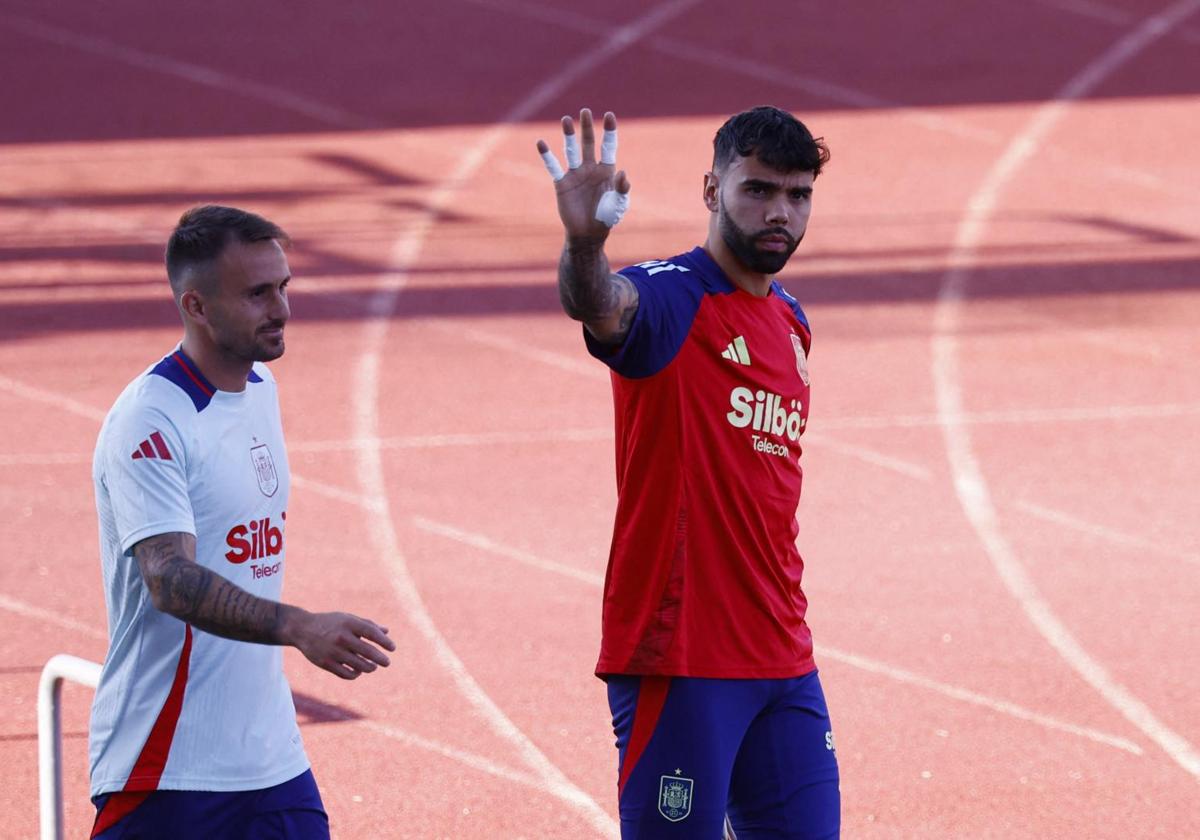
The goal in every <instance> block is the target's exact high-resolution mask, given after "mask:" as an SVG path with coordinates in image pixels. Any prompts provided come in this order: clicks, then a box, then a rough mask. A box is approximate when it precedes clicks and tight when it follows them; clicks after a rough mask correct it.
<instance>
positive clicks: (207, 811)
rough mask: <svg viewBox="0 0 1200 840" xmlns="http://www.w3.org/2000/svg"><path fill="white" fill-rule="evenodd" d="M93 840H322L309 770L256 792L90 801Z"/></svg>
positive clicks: (321, 817)
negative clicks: (160, 839) (159, 839)
mask: <svg viewBox="0 0 1200 840" xmlns="http://www.w3.org/2000/svg"><path fill="white" fill-rule="evenodd" d="M92 802H93V803H94V804H95V806H96V823H95V827H94V828H93V829H92V837H93V838H98V840H143V838H145V840H151V838H163V837H168V838H170V840H328V838H329V818H328V817H327V816H326V815H325V806H324V804H323V803H322V802H321V793H320V791H318V790H317V782H316V780H315V779H314V778H313V774H312V771H311V770H306V771H304V772H303V773H301V774H300V775H299V776H297V777H296V778H294V779H291V780H289V781H286V782H284V783H283V784H279V785H275V786H274V787H269V788H264V789H262V790H237V791H222V792H216V793H214V792H209V791H191V790H151V791H121V792H118V793H105V794H101V795H100V796H97V797H95V798H93V799H92Z"/></svg>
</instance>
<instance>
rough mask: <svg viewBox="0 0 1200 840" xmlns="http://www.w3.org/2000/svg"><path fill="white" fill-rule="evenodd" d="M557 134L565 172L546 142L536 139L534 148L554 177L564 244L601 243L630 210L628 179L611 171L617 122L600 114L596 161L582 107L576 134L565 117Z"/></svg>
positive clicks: (586, 113) (588, 116)
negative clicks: (560, 133)
mask: <svg viewBox="0 0 1200 840" xmlns="http://www.w3.org/2000/svg"><path fill="white" fill-rule="evenodd" d="M562 130H563V146H564V152H565V155H566V159H567V169H566V171H564V170H563V168H562V166H561V165H560V164H559V162H558V159H557V158H556V157H555V156H554V153H553V152H552V151H550V146H549V145H548V144H547V143H546V141H544V140H538V141H537V150H538V153H539V154H540V155H541V156H542V160H543V162H544V163H545V164H546V169H547V170H548V171H549V172H550V177H552V178H553V179H554V191H555V194H556V196H557V198H558V216H559V218H560V219H562V223H563V228H564V229H565V230H566V234H567V241H568V242H571V241H587V240H590V241H594V242H603V241H604V240H605V239H607V238H608V234H609V231H611V230H612V228H613V226H614V225H616V224H617V222H619V221H620V220H621V216H622V215H624V213H625V210H626V209H627V208H628V206H629V178H628V177H627V176H626V175H625V172H624V171H617V168H616V163H617V118H616V116H614V115H613V113H612V112H611V111H609V112H607V113H606V114H605V115H604V137H603V139H602V141H601V145H600V161H599V162H598V163H597V161H596V133H595V129H594V126H593V125H592V112H591V111H590V110H588V109H587V108H584V109H583V110H582V111H580V112H579V134H578V135H577V134H576V133H575V122H574V120H572V119H571V118H570V117H563V118H562ZM581 141H582V143H581Z"/></svg>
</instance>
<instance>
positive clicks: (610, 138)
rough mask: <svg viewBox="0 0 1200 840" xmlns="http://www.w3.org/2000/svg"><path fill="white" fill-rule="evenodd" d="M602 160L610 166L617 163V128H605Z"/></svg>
mask: <svg viewBox="0 0 1200 840" xmlns="http://www.w3.org/2000/svg"><path fill="white" fill-rule="evenodd" d="M600 162H601V163H607V164H608V165H609V166H616V165H617V130H616V129H615V128H614V129H613V130H612V131H609V130H608V129H607V128H606V129H604V138H603V139H602V140H601V141H600Z"/></svg>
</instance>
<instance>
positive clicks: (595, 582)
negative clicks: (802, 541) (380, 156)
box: [413, 517, 1142, 755]
mask: <svg viewBox="0 0 1200 840" xmlns="http://www.w3.org/2000/svg"><path fill="white" fill-rule="evenodd" d="M413 522H414V524H415V525H417V527H418V528H421V529H422V530H425V531H429V532H430V533H435V534H438V535H440V536H444V537H446V538H448V539H452V540H455V541H456V542H459V543H462V544H463V545H468V546H471V547H472V548H479V549H482V550H485V551H489V552H491V553H493V554H496V555H497V556H500V557H507V558H509V559H510V560H515V561H517V562H519V563H523V564H525V565H527V566H531V567H533V568H536V569H541V570H543V571H549V572H554V573H556V574H560V575H563V576H565V577H569V578H571V579H573V580H577V581H580V582H582V583H586V584H588V585H589V586H591V587H593V588H594V589H597V590H598V589H600V588H601V587H603V586H604V576H603V575H594V574H587V573H585V572H580V570H578V569H575V568H572V567H569V566H566V565H564V564H561V563H555V562H553V561H550V560H545V559H542V558H540V557H536V556H534V555H532V554H530V553H529V552H527V551H522V550H521V549H518V548H513V547H511V546H507V545H504V544H502V543H499V542H497V541H495V540H493V539H491V538H490V537H487V536H485V535H483V534H478V533H473V532H471V531H465V530H463V529H461V528H456V527H454V526H453V525H445V524H443V523H438V522H432V521H430V520H428V519H424V518H422V517H414V518H413ZM818 654H819V655H821V656H827V657H829V658H830V659H834V660H837V661H838V662H842V663H844V664H846V665H850V666H853V667H855V668H859V669H861V670H864V671H869V672H871V673H873V674H880V675H882V676H885V677H888V678H889V679H892V680H896V681H897V682H902V683H908V684H910V685H915V686H919V687H920V688H924V689H927V690H929V691H935V692H937V693H938V694H942V695H944V696H946V697H950V698H952V699H955V700H961V701H963V702H965V703H972V704H974V705H976V706H983V707H986V708H988V709H991V710H993V711H996V712H999V713H1001V714H1005V715H1008V716H1010V717H1014V718H1017V719H1019V720H1024V721H1029V722H1030V723H1035V724H1037V725H1039V726H1043V727H1045V728H1047V729H1054V730H1057V731H1059V732H1067V733H1069V734H1071V735H1078V736H1079V737H1081V738H1087V739H1088V740H1090V741H1095V742H1096V743H1099V744H1105V745H1107V746H1110V747H1116V748H1117V749H1120V750H1125V751H1126V752H1131V753H1133V754H1134V755H1142V748H1141V747H1139V746H1138V745H1137V744H1135V743H1133V742H1132V741H1129V740H1127V739H1125V738H1121V737H1119V736H1117V735H1110V734H1108V733H1106V732H1101V731H1100V730H1098V729H1092V728H1090V727H1086V726H1078V725H1076V724H1073V723H1068V722H1067V721H1062V720H1059V719H1057V718H1053V717H1050V716H1048V715H1043V714H1041V713H1039V712H1034V711H1031V710H1030V709H1026V708H1024V707H1022V706H1018V705H1017V704H1016V703H1010V702H1008V701H1007V700H997V699H996V698H993V697H988V696H986V695H984V694H979V693H978V692H974V691H970V690H968V689H965V688H961V687H959V686H956V685H949V684H947V683H942V682H938V681H937V680H931V679H929V678H928V677H923V676H921V675H920V674H915V673H913V672H912V671H905V670H904V669H902V668H896V667H893V666H891V665H888V664H886V663H883V662H878V661H876V660H873V659H868V658H866V657H864V656H859V655H857V654H853V653H848V652H846V651H843V650H838V649H837V648H831V647H827V646H825V645H821V646H820V647H819V648H818Z"/></svg>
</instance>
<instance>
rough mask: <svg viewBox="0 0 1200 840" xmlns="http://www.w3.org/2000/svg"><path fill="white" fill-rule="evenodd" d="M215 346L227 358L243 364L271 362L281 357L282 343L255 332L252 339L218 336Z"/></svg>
mask: <svg viewBox="0 0 1200 840" xmlns="http://www.w3.org/2000/svg"><path fill="white" fill-rule="evenodd" d="M216 343H217V346H218V347H219V348H221V350H223V351H224V352H225V354H226V355H227V356H231V357H233V358H235V359H240V360H241V361H243V362H273V361H275V360H276V359H278V358H279V357H280V356H282V355H283V350H284V343H283V338H282V337H281V338H280V339H279V341H275V340H274V339H270V338H267V337H266V336H264V335H262V334H261V333H258V332H255V333H254V335H253V336H252V337H249V338H243V337H233V336H220V335H219V336H218V337H217V342H216Z"/></svg>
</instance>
